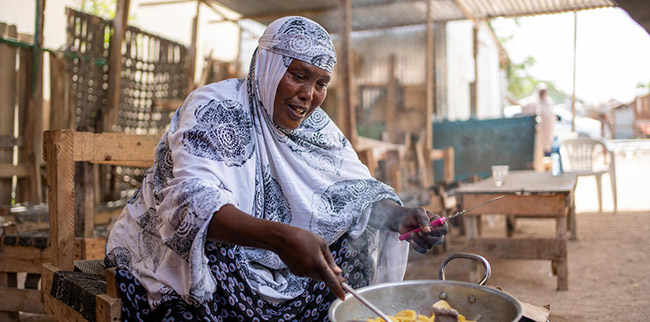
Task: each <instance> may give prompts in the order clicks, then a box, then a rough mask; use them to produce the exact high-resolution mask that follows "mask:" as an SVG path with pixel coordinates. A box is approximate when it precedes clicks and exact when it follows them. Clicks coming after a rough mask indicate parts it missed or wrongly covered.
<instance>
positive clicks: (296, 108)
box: [289, 104, 307, 118]
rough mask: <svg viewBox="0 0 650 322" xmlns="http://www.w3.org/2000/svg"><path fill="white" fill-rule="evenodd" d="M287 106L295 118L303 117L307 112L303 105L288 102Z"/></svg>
mask: <svg viewBox="0 0 650 322" xmlns="http://www.w3.org/2000/svg"><path fill="white" fill-rule="evenodd" d="M289 108H290V109H291V110H292V111H293V114H295V116H296V117H297V118H303V117H304V116H305V114H307V109H306V108H304V107H300V106H295V105H291V104H289Z"/></svg>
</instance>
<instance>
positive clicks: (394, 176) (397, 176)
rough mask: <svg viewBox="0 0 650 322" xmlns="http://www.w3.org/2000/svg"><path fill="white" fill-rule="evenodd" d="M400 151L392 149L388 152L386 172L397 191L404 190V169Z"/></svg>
mask: <svg viewBox="0 0 650 322" xmlns="http://www.w3.org/2000/svg"><path fill="white" fill-rule="evenodd" d="M400 161H401V158H400V153H399V151H398V150H390V151H387V152H386V172H387V174H388V176H387V177H388V180H389V182H390V185H391V187H393V189H395V192H401V191H402V171H401V168H400V163H401V162H400Z"/></svg>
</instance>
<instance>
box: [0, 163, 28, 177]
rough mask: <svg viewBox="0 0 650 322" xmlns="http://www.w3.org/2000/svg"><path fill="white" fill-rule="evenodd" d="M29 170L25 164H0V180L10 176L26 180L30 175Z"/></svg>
mask: <svg viewBox="0 0 650 322" xmlns="http://www.w3.org/2000/svg"><path fill="white" fill-rule="evenodd" d="M30 168H31V167H30V166H29V165H27V164H19V165H13V164H7V163H4V164H0V178H11V177H12V176H17V177H18V178H27V177H29V174H30Z"/></svg>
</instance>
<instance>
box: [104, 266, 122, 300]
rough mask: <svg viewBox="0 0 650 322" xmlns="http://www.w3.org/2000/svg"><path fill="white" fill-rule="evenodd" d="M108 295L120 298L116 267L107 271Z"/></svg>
mask: <svg viewBox="0 0 650 322" xmlns="http://www.w3.org/2000/svg"><path fill="white" fill-rule="evenodd" d="M106 294H108V295H109V296H111V297H115V298H119V297H120V292H119V291H118V289H117V279H115V267H111V268H108V269H106Z"/></svg>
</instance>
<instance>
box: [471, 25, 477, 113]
mask: <svg viewBox="0 0 650 322" xmlns="http://www.w3.org/2000/svg"><path fill="white" fill-rule="evenodd" d="M472 55H473V56H474V81H473V82H471V83H470V85H469V100H470V107H469V108H470V115H471V116H472V117H477V116H478V92H477V86H478V26H477V25H476V24H475V25H474V28H472Z"/></svg>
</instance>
